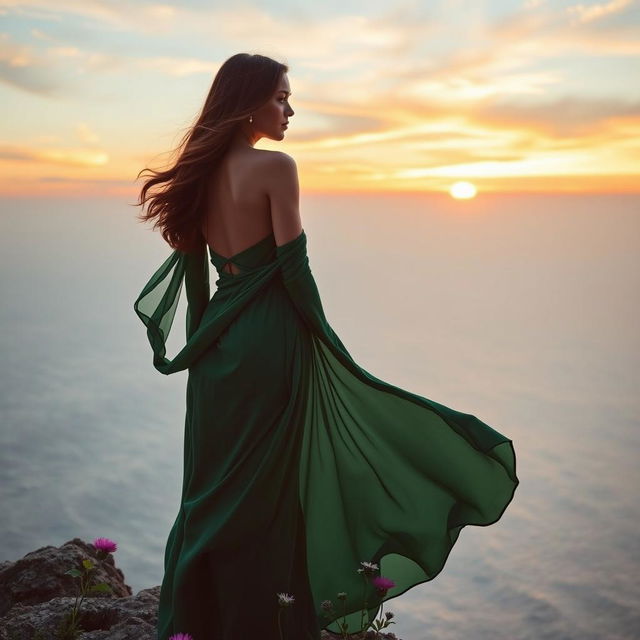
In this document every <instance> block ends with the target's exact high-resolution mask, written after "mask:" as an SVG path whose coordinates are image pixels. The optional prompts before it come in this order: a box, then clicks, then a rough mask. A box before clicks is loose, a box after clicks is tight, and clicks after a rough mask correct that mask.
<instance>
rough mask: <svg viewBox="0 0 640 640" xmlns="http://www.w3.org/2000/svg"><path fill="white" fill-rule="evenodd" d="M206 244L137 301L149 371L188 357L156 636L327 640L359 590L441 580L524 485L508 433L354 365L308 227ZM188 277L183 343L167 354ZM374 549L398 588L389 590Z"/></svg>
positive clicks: (355, 624) (174, 367)
mask: <svg viewBox="0 0 640 640" xmlns="http://www.w3.org/2000/svg"><path fill="white" fill-rule="evenodd" d="M208 252H209V256H210V258H209V256H208ZM208 252H207V246H206V245H205V244H204V243H203V245H202V248H201V249H200V250H198V251H196V252H193V253H188V254H187V253H183V252H181V251H179V250H174V251H173V253H172V254H171V255H170V256H169V257H168V258H167V260H166V261H165V262H164V263H163V264H162V265H161V266H160V268H159V269H158V270H157V271H156V273H155V274H154V275H153V276H152V278H151V279H150V281H149V282H148V283H147V285H146V286H145V287H144V289H143V290H142V292H141V293H140V296H139V297H138V299H137V300H136V302H135V305H134V308H135V311H136V313H137V314H138V316H139V317H140V319H141V320H142V321H143V322H144V323H145V325H146V327H147V336H148V338H149V342H150V344H151V347H152V350H153V354H154V358H153V364H154V366H155V367H156V368H157V369H158V370H159V371H160V372H161V373H164V374H167V375H169V374H171V373H174V372H176V371H182V370H185V369H188V380H187V394H186V419H185V429H184V463H183V464H184V466H183V480H182V495H181V500H180V507H179V511H178V515H177V517H176V519H175V522H174V524H173V527H172V528H171V531H170V533H169V537H168V540H167V544H166V550H165V556H164V578H163V581H162V587H161V594H160V604H159V611H158V640H168V638H169V636H171V635H172V634H175V633H178V632H182V633H189V634H191V635H192V636H193V638H194V640H244V639H245V638H246V639H248V638H254V637H255V638H261V639H266V640H271V639H273V640H278V639H279V638H280V631H279V629H282V634H283V638H286V639H289V640H303V639H307V638H310V639H312V640H318V639H319V638H320V629H321V628H326V629H328V630H330V631H333V632H338V631H339V627H338V624H337V620H343V619H344V618H343V613H346V622H347V623H348V624H349V627H348V628H349V632H350V633H355V632H357V631H359V630H360V629H361V613H360V612H361V609H362V607H363V599H364V598H366V609H367V612H368V615H369V617H370V619H373V618H374V617H375V615H376V612H377V611H379V609H380V605H381V603H382V602H383V601H384V600H388V599H389V598H394V597H396V596H398V595H400V594H402V593H404V592H405V591H407V590H408V589H410V588H411V587H413V586H415V585H417V584H420V583H423V582H425V581H427V580H432V579H433V578H434V577H435V576H436V575H438V573H439V572H440V571H441V570H442V568H443V566H444V564H445V562H446V559H447V557H448V555H449V553H450V551H451V549H452V547H453V545H454V544H455V542H456V540H457V538H458V535H459V534H460V530H461V529H462V527H464V526H466V525H480V526H486V525H490V524H493V523H495V522H496V521H497V520H498V519H499V518H500V517H501V516H502V514H503V512H504V510H505V509H506V507H507V505H508V504H509V503H510V502H511V500H512V498H513V495H514V492H515V489H516V487H517V485H518V478H517V476H516V460H515V453H514V448H513V444H512V441H511V440H510V439H509V438H507V437H506V436H504V435H502V434H500V433H499V432H498V431H496V430H494V429H492V428H491V427H490V426H489V425H487V424H485V423H484V422H482V421H480V420H479V419H478V418H477V417H476V416H474V415H471V414H468V413H461V412H459V411H455V410H454V409H451V408H449V407H446V406H444V405H442V404H439V403H437V402H434V401H433V400H429V399H427V398H425V397H423V396H420V395H416V394H414V393H411V392H409V391H406V390H403V389H401V388H399V387H396V386H393V385H392V384H389V383H388V382H384V381H382V380H380V379H378V378H376V377H375V376H373V375H372V374H370V373H368V372H367V371H365V370H364V369H362V368H361V367H360V366H358V364H356V362H355V361H354V360H353V358H352V357H351V356H350V355H349V353H348V352H347V349H346V348H345V346H344V345H343V344H342V342H341V341H340V339H339V338H338V336H337V335H336V333H335V332H334V331H333V329H332V328H331V326H330V325H329V323H328V322H327V319H326V317H325V314H324V311H323V308H322V303H321V300H320V295H319V293H318V289H317V287H316V283H315V280H314V278H313V276H312V273H311V269H310V267H309V259H308V256H307V237H306V234H305V232H304V230H303V231H302V232H301V234H300V235H299V236H297V237H296V238H295V239H293V240H291V241H289V242H287V243H286V244H283V245H280V246H276V243H275V238H274V235H273V233H271V234H270V235H269V236H267V237H265V238H263V239H262V240H260V241H259V242H257V243H256V244H254V245H252V246H251V247H249V248H247V249H245V250H244V251H241V252H240V253H237V254H235V255H234V256H231V257H230V258H225V257H223V256H220V255H218V254H216V253H214V252H213V251H212V250H211V249H208ZM209 259H210V260H211V262H212V263H213V265H214V266H215V267H216V269H217V273H218V279H217V280H216V286H217V290H216V292H215V294H214V295H213V297H210V289H209V264H208V262H209ZM227 262H233V264H234V265H236V267H237V268H238V269H240V272H239V273H237V274H232V273H229V272H228V271H226V270H225V265H226V263H227ZM183 284H184V286H185V290H186V295H187V313H186V344H185V346H184V347H183V348H182V349H181V350H180V351H179V352H178V353H177V354H176V355H175V357H173V359H169V358H167V357H166V340H167V336H168V335H169V331H170V329H171V326H172V323H173V320H174V317H175V313H176V307H177V304H178V301H179V298H180V295H181V290H182V286H183ZM364 561H366V562H372V563H376V564H377V565H378V567H379V570H378V571H376V574H377V575H382V576H385V577H387V578H390V579H391V580H393V581H394V582H395V587H393V588H391V589H390V590H389V591H387V592H386V594H383V593H380V592H378V591H377V590H376V589H375V588H374V586H373V585H372V584H371V582H370V581H369V580H368V579H367V578H366V577H364V576H363V574H362V573H359V572H358V569H359V568H360V566H361V565H360V563H361V562H364ZM339 592H345V593H346V594H347V595H346V599H344V600H340V599H338V598H337V597H336V596H337V594H338V593H339ZM278 593H287V594H290V595H293V596H294V598H295V600H294V603H293V604H292V605H291V606H290V607H286V608H285V607H279V604H278V598H277V594H278ZM363 596H364V598H363ZM325 600H331V601H332V602H333V605H334V613H333V614H332V615H329V616H327V615H326V613H325V610H324V608H323V607H321V603H322V602H323V601H325ZM343 607H344V608H343Z"/></svg>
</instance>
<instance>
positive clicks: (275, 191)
mask: <svg viewBox="0 0 640 640" xmlns="http://www.w3.org/2000/svg"><path fill="white" fill-rule="evenodd" d="M262 162H263V163H264V164H263V166H264V173H263V175H264V177H265V179H266V181H265V184H266V191H267V195H268V197H269V205H270V210H271V225H272V227H273V233H274V236H275V240H276V244H277V245H281V244H285V243H287V242H289V241H291V240H293V239H294V238H296V237H298V236H299V235H300V233H301V232H302V221H301V219H300V187H299V184H298V168H297V165H296V162H295V160H294V159H293V158H292V157H291V156H290V155H289V154H288V153H284V152H283V151H266V153H265V155H264V156H263V160H262Z"/></svg>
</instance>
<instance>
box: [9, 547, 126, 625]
mask: <svg viewBox="0 0 640 640" xmlns="http://www.w3.org/2000/svg"><path fill="white" fill-rule="evenodd" d="M85 558H89V559H92V560H96V564H97V565H98V570H97V571H96V572H95V574H94V575H95V577H96V580H97V581H98V582H106V583H107V584H108V585H109V586H110V587H111V589H112V590H113V593H112V594H101V595H99V596H96V597H114V596H116V597H119V596H128V595H131V587H129V586H128V585H126V584H125V582H124V574H123V573H122V571H120V569H117V568H116V566H115V563H114V560H113V556H112V555H111V554H109V556H108V557H107V558H106V559H105V560H103V561H101V562H97V555H96V550H95V549H94V547H93V545H90V544H87V543H86V542H84V541H83V540H80V538H74V539H73V540H69V541H68V542H65V543H64V544H63V545H62V546H61V547H52V546H48V547H41V548H40V549H36V550H35V551H31V552H30V553H27V555H25V556H24V557H22V558H20V560H17V561H16V562H4V563H2V565H0V617H1V616H4V615H6V613H7V612H8V611H9V610H10V609H11V607H13V605H14V604H16V603H21V604H37V603H39V602H46V601H48V600H50V599H51V598H55V597H57V596H75V594H76V584H77V580H75V579H74V578H72V577H71V576H69V575H66V573H65V572H66V571H67V570H68V569H71V568H74V567H76V568H79V567H81V563H82V560H84V559H85Z"/></svg>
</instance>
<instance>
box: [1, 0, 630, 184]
mask: <svg viewBox="0 0 640 640" xmlns="http://www.w3.org/2000/svg"><path fill="white" fill-rule="evenodd" d="M0 24H1V27H0V69H1V74H0V79H1V81H2V82H1V83H0V100H1V104H2V111H3V116H4V117H3V118H2V125H1V127H2V133H1V136H0V163H1V173H0V194H2V195H23V194H25V195H41V196H65V197H66V196H70V195H88V194H95V195H110V194H129V193H130V194H134V193H136V191H137V190H138V188H139V186H140V184H141V181H138V182H137V183H136V175H137V173H138V172H139V171H140V170H141V169H142V168H144V167H145V166H153V167H159V166H162V165H163V162H164V161H165V160H166V158H167V155H168V152H170V151H171V150H172V149H173V148H174V146H175V145H176V144H177V143H178V141H179V140H180V138H181V137H182V134H183V133H184V131H185V130H186V127H188V126H189V125H190V124H191V123H192V122H193V119H194V118H195V116H196V115H197V113H198V112H199V110H200V108H201V106H202V104H203V101H204V98H205V96H206V94H207V92H208V90H209V87H210V84H211V81H212V80H213V77H214V75H215V73H216V71H217V69H218V67H219V66H220V65H221V64H222V62H224V60H225V59H227V58H228V57H230V56H231V55H233V54H234V53H238V52H247V53H262V54H264V55H269V56H272V57H274V58H276V59H278V60H280V61H282V62H285V63H287V64H288V65H289V66H290V72H289V81H290V84H291V90H292V97H291V106H292V107H293V109H294V110H295V112H296V113H295V115H294V116H293V117H292V119H291V125H290V127H289V129H288V131H287V133H286V137H285V139H284V141H282V142H278V143H276V142H273V141H269V140H265V139H263V140H261V141H259V142H258V143H257V145H256V146H257V147H260V148H266V149H280V150H282V151H285V152H287V153H289V154H291V155H292V156H293V157H294V158H295V159H296V161H297V163H298V168H299V172H300V182H301V189H303V190H307V191H321V192H322V191H351V192H374V191H391V192H395V191H409V192H432V191H448V190H449V188H450V186H451V185H452V184H453V183H454V182H456V181H458V180H466V181H470V182H472V183H473V184H474V185H476V186H477V187H478V190H479V192H480V193H481V192H483V191H484V192H488V191H504V192H532V191H536V192H541V191H549V192H568V191H569V192H588V191H592V192H631V191H637V192H640V0H635V1H634V0H604V1H601V2H598V1H595V2H592V1H590V0H586V1H584V2H575V1H564V0H554V1H553V2H551V1H550V0H492V1H484V2H460V1H457V0H442V1H433V2H430V1H422V2H417V1H416V2H398V3H390V2H388V0H369V1H367V2H351V1H348V0H347V1H340V2H338V1H337V0H330V1H328V2H323V3H322V4H320V3H311V2H308V3H299V2H294V1H288V0H281V1H278V2H275V1H270V2H269V1H262V2H231V3H230V2H224V3H223V2H211V1H210V2H206V1H204V0H190V1H184V2H173V3H166V4H160V3H157V2H144V1H140V2H131V0H128V1H127V2H124V1H121V0H55V1H54V0H49V1H46V0H28V1H21V0H0Z"/></svg>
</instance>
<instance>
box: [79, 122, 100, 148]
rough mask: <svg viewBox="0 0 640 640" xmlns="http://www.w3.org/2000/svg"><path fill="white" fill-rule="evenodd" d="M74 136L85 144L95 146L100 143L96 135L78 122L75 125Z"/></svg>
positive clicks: (82, 123)
mask: <svg viewBox="0 0 640 640" xmlns="http://www.w3.org/2000/svg"><path fill="white" fill-rule="evenodd" d="M76 135H77V136H78V138H80V140H81V141H82V142H84V143H85V144H97V143H98V142H100V138H99V136H98V134H97V133H95V132H94V131H92V130H91V129H90V128H89V126H88V125H87V124H86V123H84V122H79V123H78V124H77V125H76Z"/></svg>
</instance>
